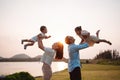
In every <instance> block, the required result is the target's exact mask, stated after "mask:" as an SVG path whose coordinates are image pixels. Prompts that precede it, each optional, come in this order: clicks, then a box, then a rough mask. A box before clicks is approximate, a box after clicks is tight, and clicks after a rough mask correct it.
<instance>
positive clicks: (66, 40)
mask: <svg viewBox="0 0 120 80" xmlns="http://www.w3.org/2000/svg"><path fill="white" fill-rule="evenodd" d="M65 43H66V44H70V39H69V36H66V37H65Z"/></svg>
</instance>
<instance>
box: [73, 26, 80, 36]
mask: <svg viewBox="0 0 120 80" xmlns="http://www.w3.org/2000/svg"><path fill="white" fill-rule="evenodd" d="M81 31H82V28H81V26H78V27H76V28H75V32H76V34H77V35H81Z"/></svg>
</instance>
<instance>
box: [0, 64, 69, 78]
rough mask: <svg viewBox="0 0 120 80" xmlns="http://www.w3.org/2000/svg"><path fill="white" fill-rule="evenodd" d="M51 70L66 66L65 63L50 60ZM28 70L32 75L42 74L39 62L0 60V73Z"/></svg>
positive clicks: (6, 73) (59, 69) (62, 68)
mask: <svg viewBox="0 0 120 80" xmlns="http://www.w3.org/2000/svg"><path fill="white" fill-rule="evenodd" d="M51 67H52V72H57V71H61V70H64V69H66V68H67V63H64V62H52V65H51ZM21 71H24V72H29V73H30V74H31V75H32V76H34V77H36V76H42V75H43V74H42V63H41V62H0V75H9V74H12V73H16V72H21Z"/></svg>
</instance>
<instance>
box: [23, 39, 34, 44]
mask: <svg viewBox="0 0 120 80" xmlns="http://www.w3.org/2000/svg"><path fill="white" fill-rule="evenodd" d="M24 42H33V41H32V40H31V39H23V40H21V44H23V43H24Z"/></svg>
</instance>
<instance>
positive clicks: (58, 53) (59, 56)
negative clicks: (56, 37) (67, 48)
mask: <svg viewBox="0 0 120 80" xmlns="http://www.w3.org/2000/svg"><path fill="white" fill-rule="evenodd" d="M57 44H58V47H59V48H58V49H56V56H55V59H62V58H63V48H64V46H63V44H62V43H61V42H57Z"/></svg>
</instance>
